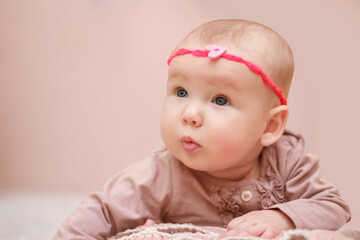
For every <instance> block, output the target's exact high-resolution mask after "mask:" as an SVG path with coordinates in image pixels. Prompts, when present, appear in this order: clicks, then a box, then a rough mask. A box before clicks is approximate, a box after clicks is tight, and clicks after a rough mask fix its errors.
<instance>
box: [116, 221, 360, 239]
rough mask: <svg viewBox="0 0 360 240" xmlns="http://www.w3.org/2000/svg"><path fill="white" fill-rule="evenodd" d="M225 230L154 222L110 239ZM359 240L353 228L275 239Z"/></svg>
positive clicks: (198, 235)
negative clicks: (154, 223)
mask: <svg viewBox="0 0 360 240" xmlns="http://www.w3.org/2000/svg"><path fill="white" fill-rule="evenodd" d="M225 231H226V229H224V228H218V227H199V226H194V225H191V224H156V225H148V226H142V227H139V228H136V229H131V230H127V231H125V232H121V233H119V234H117V235H116V236H115V237H112V238H110V240H135V239H136V240H160V239H161V240H164V239H172V240H218V239H220V236H221V235H222V234H223V233H224V232H225ZM260 239H262V238H257V237H227V238H224V240H260ZM350 239H352V240H360V232H359V231H353V230H341V231H336V232H335V231H324V230H314V231H309V230H291V231H287V232H284V233H283V234H281V235H280V236H278V237H277V238H276V240H350Z"/></svg>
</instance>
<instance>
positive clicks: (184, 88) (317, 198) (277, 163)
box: [55, 20, 350, 239]
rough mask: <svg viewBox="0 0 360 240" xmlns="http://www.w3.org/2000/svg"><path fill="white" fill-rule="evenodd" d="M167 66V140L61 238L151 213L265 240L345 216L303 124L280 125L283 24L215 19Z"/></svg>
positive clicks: (84, 209) (104, 231) (97, 233)
mask: <svg viewBox="0 0 360 240" xmlns="http://www.w3.org/2000/svg"><path fill="white" fill-rule="evenodd" d="M168 65H169V75H168V82H167V92H166V98H165V103H164V109H163V113H162V118H161V134H162V138H163V140H164V143H165V147H164V148H162V149H160V150H158V151H156V152H155V153H154V154H153V155H152V156H151V157H150V158H148V159H146V160H144V161H140V162H138V163H136V164H135V165H133V166H131V167H130V168H128V169H126V170H124V171H122V172H121V173H119V174H118V175H116V176H115V177H114V178H112V179H111V180H110V181H109V182H108V183H107V185H106V186H105V188H104V190H103V191H102V192H96V193H93V194H91V195H90V196H88V197H87V198H85V199H84V200H83V201H82V203H81V204H80V206H78V208H77V209H76V210H75V211H74V213H72V214H71V215H70V216H69V217H68V218H67V219H66V220H65V222H64V223H63V224H62V225H61V226H60V227H59V229H58V232H57V234H56V236H55V239H106V238H108V237H110V236H113V235H115V234H116V233H118V232H121V231H124V230H126V229H129V228H135V227H136V226H139V225H141V224H143V223H144V222H145V221H146V220H147V219H153V220H155V221H156V222H162V223H192V224H195V225H200V226H218V227H227V232H226V233H225V235H224V236H223V237H227V236H257V237H262V238H269V239H270V238H274V237H276V236H277V235H279V234H280V233H281V232H282V231H285V230H289V229H294V228H301V229H310V230H311V229H325V230H336V229H338V228H340V227H341V226H342V225H343V224H344V223H346V222H347V221H348V220H349V219H350V211H349V207H348V206H347V205H346V204H345V203H344V201H343V200H342V199H341V198H340V196H339V193H338V191H337V189H336V188H335V187H334V185H332V184H331V183H329V182H327V181H325V180H324V179H321V178H320V177H319V163H318V159H317V158H316V157H315V156H313V155H310V154H307V153H305V152H304V140H303V138H302V137H301V135H299V134H296V133H293V132H291V131H288V130H285V127H286V121H287V118H288V114H289V111H288V106H287V100H286V97H287V95H288V92H289V88H290V83H291V79H292V75H293V70H294V63H293V55H292V51H291V49H290V47H289V46H288V44H287V43H286V42H285V40H284V39H283V38H282V37H281V36H280V35H279V34H277V33H276V32H274V31H273V30H272V29H270V28H268V27H266V26H263V25H260V24H258V23H254V22H250V21H245V20H216V21H212V22H208V23H205V24H203V25H201V26H199V27H197V28H195V29H194V30H193V31H192V32H190V33H189V34H188V35H187V36H186V37H185V38H184V39H183V40H182V41H181V42H180V44H179V45H178V46H177V47H176V49H175V50H174V51H173V53H172V54H171V56H170V58H169V59H168Z"/></svg>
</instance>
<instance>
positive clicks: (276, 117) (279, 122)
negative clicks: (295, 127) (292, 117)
mask: <svg viewBox="0 0 360 240" xmlns="http://www.w3.org/2000/svg"><path fill="white" fill-rule="evenodd" d="M288 115H289V108H288V107H287V106H285V105H280V106H277V107H275V108H273V109H271V111H270V112H269V115H268V120H267V125H266V128H265V131H264V133H263V135H262V136H261V139H260V142H261V144H262V145H263V146H269V145H271V144H273V143H275V142H276V141H277V140H279V139H280V138H281V136H282V135H283V133H284V131H285V126H286V122H287V119H288Z"/></svg>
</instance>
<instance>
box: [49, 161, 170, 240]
mask: <svg viewBox="0 0 360 240" xmlns="http://www.w3.org/2000/svg"><path fill="white" fill-rule="evenodd" d="M158 158H159V156H158V155H157V156H155V157H153V158H150V159H147V160H145V161H141V162H138V163H137V164H135V165H134V166H132V167H130V168H128V169H126V170H125V171H122V172H121V173H119V174H117V175H116V176H115V177H113V178H112V179H111V180H110V181H109V182H108V183H107V184H106V185H105V187H104V190H103V191H102V192H96V193H92V194H91V195H89V196H88V197H86V198H85V199H84V200H83V201H82V202H81V203H80V205H79V206H78V207H77V208H76V209H75V211H74V212H73V213H72V214H71V215H70V216H69V217H68V218H67V219H66V220H65V221H64V222H63V223H62V225H60V227H59V228H58V232H57V233H56V235H55V237H54V239H56V240H57V239H107V238H108V237H110V236H113V235H115V234H116V233H118V232H120V231H124V230H126V229H128V228H134V227H136V226H139V225H142V224H144V223H145V221H146V219H153V220H157V219H159V218H160V216H161V215H162V214H164V212H166V211H167V207H168V206H169V205H170V199H171V179H169V178H171V175H170V174H169V172H170V171H169V170H167V169H166V168H167V167H168V166H167V165H168V164H167V163H166V161H159V160H158Z"/></svg>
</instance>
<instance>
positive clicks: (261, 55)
mask: <svg viewBox="0 0 360 240" xmlns="http://www.w3.org/2000/svg"><path fill="white" fill-rule="evenodd" d="M194 42H196V43H199V44H201V45H203V46H204V47H205V45H208V44H215V45H220V46H224V47H226V48H232V49H235V50H236V51H237V52H229V53H233V54H237V55H240V56H241V57H242V58H244V59H245V60H248V61H251V62H252V63H254V64H256V65H258V66H259V67H261V68H262V69H263V71H264V72H265V73H266V74H267V75H269V76H270V77H271V78H272V79H273V81H274V82H275V84H276V85H278V86H279V87H280V88H281V89H282V90H283V93H284V96H285V97H287V95H288V92H289V88H290V84H291V80H292V76H293V72H294V60H293V54H292V51H291V48H290V47H289V45H288V44H287V42H286V41H285V40H284V39H283V38H282V37H281V36H280V35H279V34H278V33H276V32H275V31H274V30H272V29H271V28H269V27H266V26H264V25H262V24H259V23H255V22H251V21H247V20H242V19H220V20H215V21H211V22H207V23H204V24H202V25H200V26H198V27H196V28H195V29H194V30H192V31H191V32H190V33H189V34H188V35H187V36H186V37H185V38H184V39H183V40H182V41H181V42H180V44H179V45H178V46H177V48H176V49H175V50H177V49H179V48H181V47H186V46H187V45H189V44H191V43H194ZM175 50H174V51H175ZM231 51H233V50H231Z"/></svg>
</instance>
